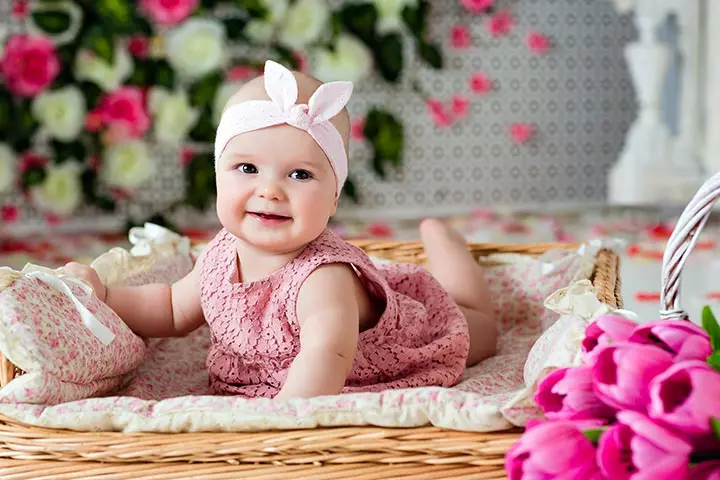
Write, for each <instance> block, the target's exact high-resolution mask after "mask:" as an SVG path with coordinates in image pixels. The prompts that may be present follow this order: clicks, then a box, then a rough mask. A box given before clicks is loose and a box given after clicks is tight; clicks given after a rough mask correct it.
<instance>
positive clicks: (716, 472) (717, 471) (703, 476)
mask: <svg viewBox="0 0 720 480" xmlns="http://www.w3.org/2000/svg"><path fill="white" fill-rule="evenodd" d="M690 480H720V461H717V460H714V461H711V462H702V463H699V464H697V465H696V466H694V467H693V468H691V469H690Z"/></svg>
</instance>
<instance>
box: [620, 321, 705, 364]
mask: <svg viewBox="0 0 720 480" xmlns="http://www.w3.org/2000/svg"><path fill="white" fill-rule="evenodd" d="M628 341H629V342H633V343H643V344H647V345H655V346H656V347H660V348H662V349H663V350H666V351H668V352H670V353H672V354H673V355H674V356H675V361H680V360H702V361H705V360H706V359H707V357H708V356H709V355H710V354H711V353H712V346H711V345H710V336H709V335H708V334H707V332H706V331H705V330H703V329H702V328H700V327H698V326H697V325H695V324H694V323H692V322H688V321H685V320H660V321H657V322H651V323H645V324H642V325H640V326H638V327H637V328H636V329H635V331H634V332H633V333H632V335H630V337H629V338H628Z"/></svg>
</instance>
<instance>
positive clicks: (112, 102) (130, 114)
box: [99, 87, 150, 141]
mask: <svg viewBox="0 0 720 480" xmlns="http://www.w3.org/2000/svg"><path fill="white" fill-rule="evenodd" d="M99 112H100V115H101V116H102V123H103V124H104V125H106V126H107V127H108V128H109V130H110V131H111V132H112V138H113V139H114V141H119V140H122V139H123V137H126V138H138V137H142V136H143V135H144V134H145V132H147V130H148V128H150V117H149V116H148V114H147V111H146V110H145V98H144V95H143V92H142V90H140V89H139V88H137V87H121V88H119V89H117V90H115V91H113V92H110V93H108V94H107V95H105V96H104V97H103V98H102V100H101V101H100V106H99Z"/></svg>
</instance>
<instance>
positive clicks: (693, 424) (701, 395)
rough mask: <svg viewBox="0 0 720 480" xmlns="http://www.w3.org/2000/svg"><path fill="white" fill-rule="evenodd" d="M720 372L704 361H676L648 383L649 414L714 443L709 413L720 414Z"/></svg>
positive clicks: (701, 439) (703, 440) (693, 437)
mask: <svg viewBox="0 0 720 480" xmlns="http://www.w3.org/2000/svg"><path fill="white" fill-rule="evenodd" d="M718 399H720V373H718V372H717V371H715V370H713V369H712V368H710V367H709V366H708V364H707V363H705V362H700V361H697V360H690V361H686V362H680V363H676V364H675V365H673V366H672V367H670V368H669V369H668V370H667V371H666V372H663V373H661V374H660V375H658V376H657V377H655V379H654V380H653V381H652V382H651V383H650V408H649V414H650V416H651V417H652V418H654V419H655V420H658V421H660V422H662V423H663V424H665V425H668V426H670V427H673V428H675V429H677V430H679V431H681V432H683V433H686V434H688V436H689V437H690V438H691V439H692V440H693V441H695V440H697V441H698V442H699V443H703V444H710V445H712V444H714V443H715V441H714V439H713V433H712V430H711V428H710V419H711V418H712V417H715V418H720V403H719V402H718Z"/></svg>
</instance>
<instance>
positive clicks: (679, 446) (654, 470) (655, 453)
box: [597, 411, 692, 480]
mask: <svg viewBox="0 0 720 480" xmlns="http://www.w3.org/2000/svg"><path fill="white" fill-rule="evenodd" d="M617 417H618V420H619V422H620V423H618V424H616V425H614V426H612V427H610V428H609V429H608V430H607V431H606V432H604V433H603V434H602V436H601V437H600V442H599V445H598V455H597V456H598V463H599V464H600V469H601V470H602V473H603V474H604V475H605V476H606V477H607V478H612V479H613V480H626V479H633V480H634V479H637V480H640V479H641V478H643V479H644V478H657V479H658V480H662V479H667V480H681V479H685V478H687V474H688V462H689V461H690V451H691V450H692V447H691V446H690V444H688V443H687V442H685V441H684V440H683V439H681V438H679V437H677V436H676V435H675V434H673V433H672V432H670V431H669V430H666V429H664V428H663V427H661V426H659V425H657V424H656V423H654V422H653V421H652V420H650V419H649V418H647V417H646V416H644V415H642V414H640V413H637V412H631V411H624V412H620V413H618V415H617Z"/></svg>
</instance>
